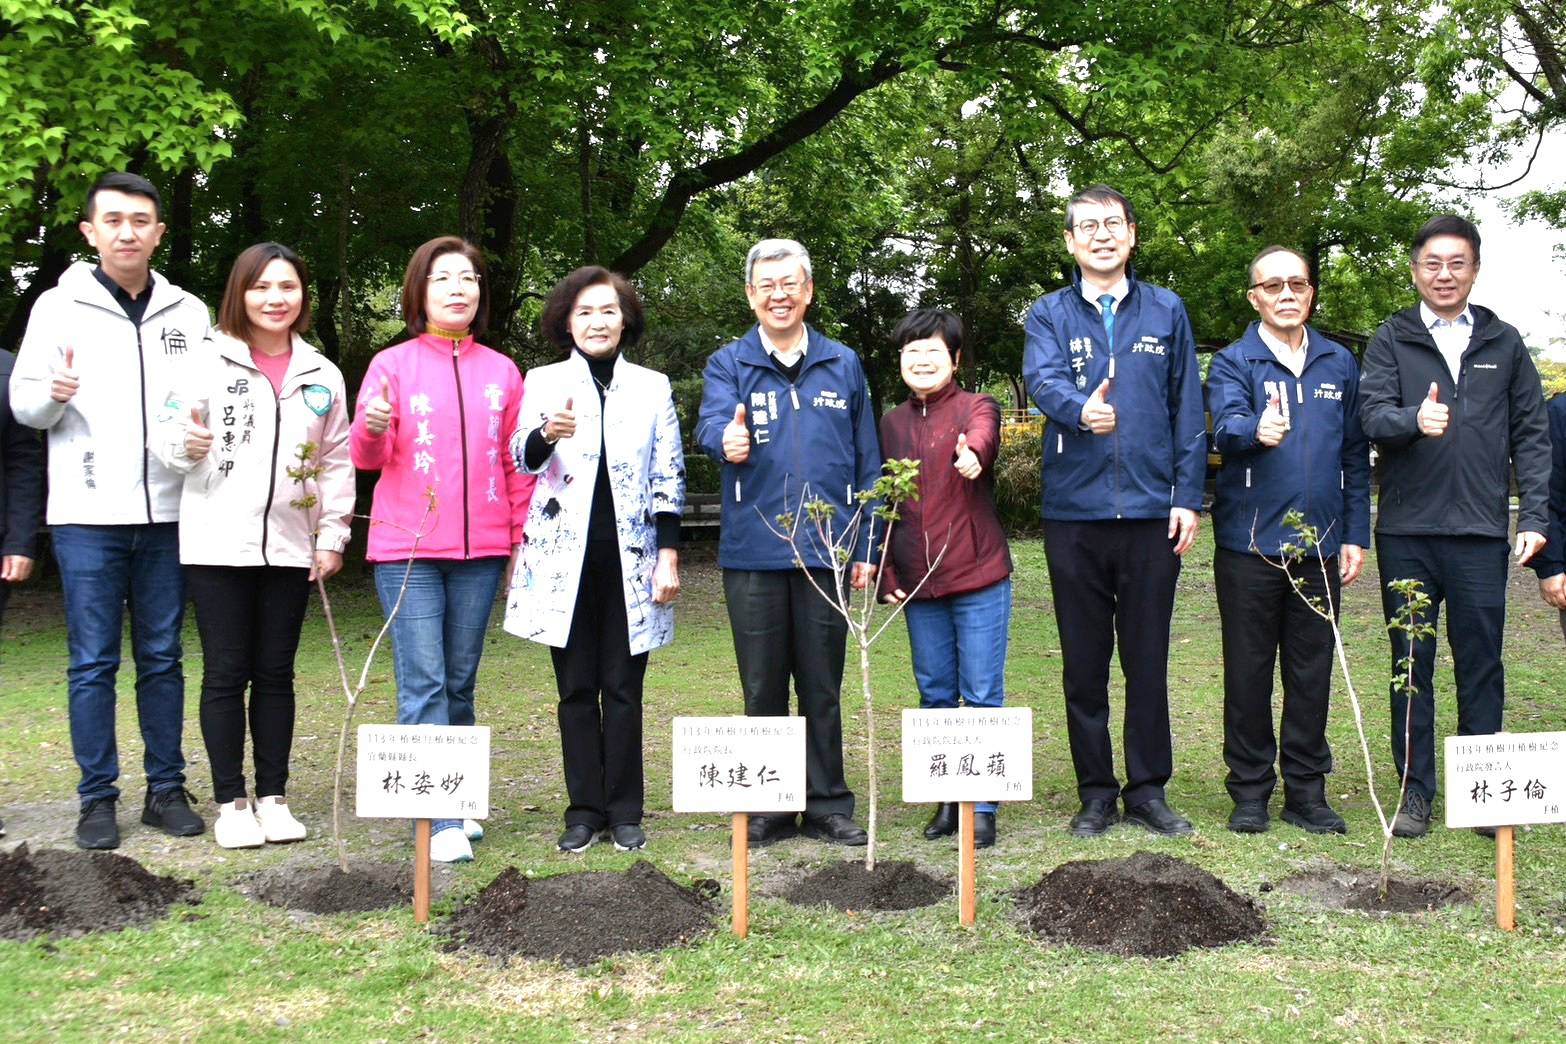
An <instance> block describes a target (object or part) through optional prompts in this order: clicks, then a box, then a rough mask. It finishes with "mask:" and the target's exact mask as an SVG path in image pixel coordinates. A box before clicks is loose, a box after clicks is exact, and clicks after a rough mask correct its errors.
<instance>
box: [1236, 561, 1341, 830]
mask: <svg viewBox="0 0 1566 1044" xmlns="http://www.w3.org/2000/svg"><path fill="white" fill-rule="evenodd" d="M1289 568H1290V572H1291V573H1292V574H1293V576H1295V577H1298V578H1299V579H1300V581H1301V588H1300V590H1299V591H1295V589H1294V585H1293V582H1292V581H1291V580H1290V578H1289V574H1286V573H1284V572H1283V570H1281V569H1279V568H1278V566H1277V564H1276V560H1274V561H1273V562H1269V561H1268V560H1267V559H1264V558H1262V557H1261V556H1259V555H1254V554H1246V553H1244V552H1239V551H1226V550H1224V549H1223V548H1218V550H1217V551H1216V553H1215V554H1214V555H1213V577H1214V579H1215V581H1216V584H1217V588H1218V615H1219V618H1220V620H1221V621H1222V628H1223V760H1224V762H1225V763H1227V764H1228V766H1229V778H1228V780H1227V781H1226V785H1227V787H1228V790H1229V797H1230V798H1231V799H1232V800H1234V801H1236V802H1239V801H1266V800H1268V799H1269V798H1271V797H1272V791H1273V788H1274V787H1275V786H1276V785H1277V781H1278V777H1277V773H1275V772H1274V771H1273V761H1274V760H1276V759H1278V756H1279V751H1280V748H1281V751H1282V760H1281V765H1282V769H1283V791H1284V800H1285V801H1288V802H1293V803H1297V804H1305V803H1312V802H1316V801H1323V800H1325V799H1326V782H1325V777H1326V774H1327V773H1328V772H1331V771H1332V749H1331V747H1329V746H1328V745H1327V700H1328V697H1329V695H1330V694H1331V692H1332V667H1333V655H1334V650H1333V640H1332V625H1331V624H1330V623H1328V622H1327V621H1326V620H1323V619H1322V618H1321V617H1320V616H1318V615H1316V613H1315V612H1314V611H1312V609H1311V607H1310V606H1308V605H1306V604H1305V601H1304V599H1302V598H1301V597H1300V595H1301V594H1303V595H1305V596H1306V597H1308V598H1310V599H1312V600H1314V601H1316V602H1317V603H1318V604H1325V603H1326V602H1328V601H1330V602H1331V604H1332V607H1333V611H1334V614H1336V613H1337V610H1338V598H1339V594H1340V591H1341V589H1342V584H1341V581H1340V580H1339V579H1338V559H1337V557H1336V556H1333V557H1332V558H1330V559H1328V560H1327V562H1326V566H1325V572H1326V576H1325V578H1323V576H1322V572H1323V566H1322V563H1321V562H1320V561H1318V560H1316V559H1313V558H1307V559H1306V560H1305V561H1304V562H1301V563H1300V564H1298V565H1291V566H1290V567H1289ZM1280 654H1281V662H1282V674H1283V714H1282V718H1283V721H1282V725H1281V728H1280V729H1279V732H1278V738H1277V740H1276V741H1275V740H1274V738H1273V728H1272V670H1273V664H1274V663H1277V662H1278V661H1279V658H1280Z"/></svg>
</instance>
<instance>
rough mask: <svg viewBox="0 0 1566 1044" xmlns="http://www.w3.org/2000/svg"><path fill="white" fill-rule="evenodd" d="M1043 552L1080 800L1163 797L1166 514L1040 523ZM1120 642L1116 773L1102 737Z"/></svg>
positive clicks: (1169, 553) (1170, 594)
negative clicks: (1122, 699)
mask: <svg viewBox="0 0 1566 1044" xmlns="http://www.w3.org/2000/svg"><path fill="white" fill-rule="evenodd" d="M1044 556H1045V560H1046V561H1047V562H1048V564H1049V583H1050V591H1051V593H1052V595H1053V597H1054V600H1055V625H1056V627H1057V628H1058V629H1059V632H1060V655H1061V661H1062V663H1063V667H1064V670H1063V674H1064V679H1063V684H1064V688H1065V693H1066V734H1067V736H1068V737H1069V739H1070V741H1071V761H1072V764H1073V766H1074V767H1075V768H1076V772H1077V794H1078V796H1079V797H1080V798H1081V799H1082V800H1083V801H1091V800H1109V801H1112V800H1114V799H1115V797H1116V796H1121V797H1123V798H1124V799H1125V803H1126V805H1127V806H1131V805H1139V804H1141V803H1142V802H1144V801H1148V800H1151V799H1152V798H1162V797H1163V796H1164V785H1165V784H1166V783H1168V782H1169V775H1170V773H1171V772H1172V771H1173V767H1174V753H1173V750H1172V744H1171V741H1170V736H1169V622H1170V620H1171V619H1172V618H1173V616H1174V596H1175V581H1177V580H1178V579H1179V577H1180V558H1179V556H1178V555H1176V554H1175V553H1174V542H1173V541H1172V540H1170V539H1169V523H1168V521H1167V520H1166V519H1133V520H1120V519H1114V520H1106V521H1096V522H1052V521H1045V523H1044ZM1117 640H1118V641H1119V643H1120V672H1121V674H1123V675H1124V676H1125V682H1126V705H1125V706H1126V711H1125V723H1124V725H1123V727H1122V746H1123V753H1124V756H1125V766H1126V781H1125V786H1124V787H1122V786H1121V784H1120V782H1119V780H1118V779H1116V777H1115V765H1114V748H1113V747H1112V746H1111V744H1110V739H1109V660H1110V656H1111V655H1112V654H1113V653H1114V650H1115V643H1116V641H1117Z"/></svg>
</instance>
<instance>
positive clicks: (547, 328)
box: [538, 265, 647, 354]
mask: <svg viewBox="0 0 1566 1044" xmlns="http://www.w3.org/2000/svg"><path fill="white" fill-rule="evenodd" d="M590 286H612V287H614V292H615V295H616V296H617V297H619V298H620V315H621V317H622V318H623V319H624V320H625V326H624V328H623V329H622V330H621V331H620V347H621V348H622V349H625V348H630V347H634V346H635V345H636V343H637V342H638V341H640V340H641V339H642V331H644V330H645V329H647V319H646V316H645V315H644V314H643V312H642V299H641V298H640V297H638V296H637V294H636V289H635V288H634V287H633V286H631V284H630V283H629V282H628V281H627V280H626V278H625V276H623V275H621V274H620V273H618V272H611V271H609V269H607V268H604V267H603V266H602V265H583V266H582V267H581V268H578V269H577V270H576V271H574V272H572V273H570V274H569V275H567V276H566V277H565V278H564V279H562V280H560V282H558V283H556V284H555V285H554V289H552V290H550V291H549V296H548V297H546V298H545V299H544V314H543V315H542V316H540V317H539V320H538V325H539V328H540V329H541V330H542V331H543V334H544V337H545V338H547V339H548V340H549V343H550V344H552V345H554V346H555V347H556V348H559V349H560V350H561V351H562V352H565V353H567V354H569V353H570V351H571V349H572V348H573V347H575V345H576V342H575V341H573V340H572V339H571V309H573V308H575V307H576V299H577V298H578V297H579V296H581V293H582V291H583V290H586V289H587V288H588V287H590Z"/></svg>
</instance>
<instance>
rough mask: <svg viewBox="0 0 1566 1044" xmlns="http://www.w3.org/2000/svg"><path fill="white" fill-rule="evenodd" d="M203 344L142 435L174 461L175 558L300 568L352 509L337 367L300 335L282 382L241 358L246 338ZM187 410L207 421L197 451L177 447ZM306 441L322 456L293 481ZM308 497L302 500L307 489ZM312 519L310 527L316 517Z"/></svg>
mask: <svg viewBox="0 0 1566 1044" xmlns="http://www.w3.org/2000/svg"><path fill="white" fill-rule="evenodd" d="M211 345H212V347H213V348H215V351H212V352H211V353H210V354H207V355H204V356H202V357H201V358H199V359H197V360H195V361H193V363H192V364H191V365H189V366H186V367H185V368H184V369H183V370H182V371H181V373H180V374H179V383H178V384H176V385H175V386H174V387H173V388H171V389H170V390H169V393H168V396H167V398H166V401H165V402H164V404H163V406H162V408H161V409H160V411H159V415H158V418H157V423H156V425H155V426H154V429H153V436H152V440H151V445H152V451H153V453H155V454H156V455H157V457H158V459H159V460H160V461H162V462H163V463H164V464H166V465H167V466H168V467H170V468H173V469H175V470H176V471H180V472H185V473H186V474H185V476H184V481H185V489H184V496H183V497H182V498H181V500H180V509H179V560H180V561H181V562H183V563H185V564H186V565H217V566H264V565H271V566H294V567H301V568H305V567H308V566H309V565H310V564H311V562H312V561H313V560H314V557H315V556H314V554H313V551H312V548H311V542H310V539H311V534H312V532H316V531H318V532H319V536H318V538H317V543H316V545H315V546H316V547H319V548H320V549H321V550H322V551H339V552H340V551H342V549H343V548H344V547H346V546H347V544H348V527H349V523H350V521H351V519H352V518H353V499H354V483H353V465H352V464H351V463H350V462H349V460H348V405H347V397H346V396H345V395H344V393H343V375H342V373H341V372H340V371H339V370H338V369H337V367H336V366H334V365H332V363H331V361H330V360H328V359H327V358H326V357H325V356H324V355H322V354H321V353H320V352H318V351H316V350H315V349H314V348H312V347H310V345H309V344H308V343H306V342H305V340H304V339H303V338H301V337H299V335H297V334H295V335H294V339H293V356H292V357H291V358H290V359H289V360H288V372H287V373H286V374H284V376H283V383H282V389H281V391H280V392H278V393H277V394H274V393H273V391H272V382H271V381H269V380H267V377H266V375H265V374H264V373H262V372H261V371H260V370H259V369H257V368H256V365H255V363H254V362H253V361H252V360H251V356H250V348H249V346H247V345H246V344H244V343H243V342H241V341H238V340H235V339H234V338H232V337H229V336H228V335H227V334H224V333H222V332H220V331H217V330H214V331H212V340H211ZM192 409H195V410H196V411H197V412H198V413H199V414H200V415H201V417H202V423H203V426H204V427H206V428H207V429H208V430H210V431H211V432H212V436H213V438H212V448H211V450H209V451H208V453H207V455H206V456H205V457H203V458H202V459H201V460H200V461H199V462H193V461H191V459H190V458H189V457H187V456H186V455H185V432H186V429H187V428H188V427H189V426H190V424H191V416H190V412H191V410H192ZM306 442H310V443H314V444H315V447H316V454H315V458H314V459H315V461H316V462H319V464H320V465H321V474H320V476H319V477H318V478H316V479H310V480H306V481H305V483H304V485H303V486H302V487H301V483H300V482H299V480H298V479H296V478H295V477H294V476H293V475H290V474H289V470H290V469H294V471H295V474H298V470H299V468H300V461H299V448H300V445H301V444H302V443H306ZM312 497H313V498H314V501H313V503H310V504H305V503H304V501H306V500H307V499H309V498H312ZM317 527H318V528H317Z"/></svg>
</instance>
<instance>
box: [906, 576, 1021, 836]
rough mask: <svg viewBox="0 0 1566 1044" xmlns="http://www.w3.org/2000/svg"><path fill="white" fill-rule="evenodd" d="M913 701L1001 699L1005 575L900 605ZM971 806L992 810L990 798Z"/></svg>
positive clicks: (949, 703) (980, 703)
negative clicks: (973, 587) (916, 693)
mask: <svg viewBox="0 0 1566 1044" xmlns="http://www.w3.org/2000/svg"><path fill="white" fill-rule="evenodd" d="M903 616H904V618H905V619H907V621H908V645H909V647H910V651H911V652H912V654H913V672H914V680H915V681H916V682H918V684H919V706H920V707H923V708H925V709H927V710H943V709H946V708H950V707H956V706H957V705H958V703H957V700H958V697H959V696H961V697H962V702H963V704H965V705H967V706H969V707H1001V706H1004V705H1005V703H1006V628H1007V625H1008V624H1009V623H1010V621H1011V578H1010V577H1007V578H1006V579H1005V580H1002V581H1000V582H999V583H994V584H991V585H990V586H989V587H982V588H980V589H979V590H977V591H966V592H964V593H962V594H955V595H947V596H946V597H945V598H916V599H913V600H912V601H910V602H908V604H907V605H905V606H904V607H903ZM974 808H975V810H976V811H979V812H994V811H995V803H994V802H992V801H981V802H976V803H975V805H974Z"/></svg>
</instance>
